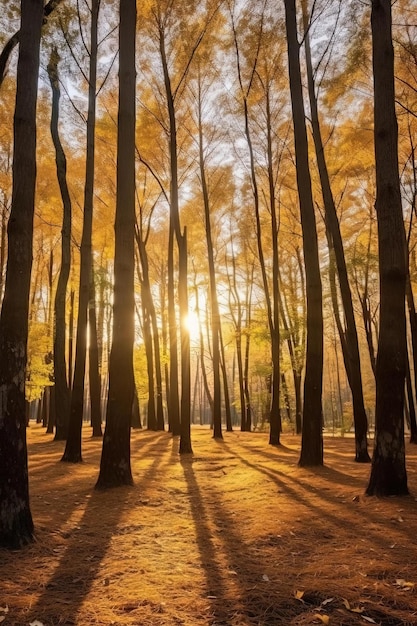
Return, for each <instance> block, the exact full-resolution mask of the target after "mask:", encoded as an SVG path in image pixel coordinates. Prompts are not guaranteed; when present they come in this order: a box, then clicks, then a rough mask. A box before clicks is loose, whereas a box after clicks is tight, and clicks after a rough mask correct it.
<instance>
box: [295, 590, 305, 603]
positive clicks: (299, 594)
mask: <svg viewBox="0 0 417 626" xmlns="http://www.w3.org/2000/svg"><path fill="white" fill-rule="evenodd" d="M303 595H304V591H298V589H297V591H294V598H295V599H296V600H301V601H302V600H303Z"/></svg>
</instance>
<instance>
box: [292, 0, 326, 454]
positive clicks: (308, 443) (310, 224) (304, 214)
mask: <svg viewBox="0 0 417 626" xmlns="http://www.w3.org/2000/svg"><path fill="white" fill-rule="evenodd" d="M285 24H286V32H287V46H288V65H289V78H290V91H291V106H292V114H293V124H294V140H295V159H296V173H297V189H298V196H299V202H300V213H301V227H302V232H303V251H304V265H305V275H306V295H307V346H306V371H305V378H304V407H303V432H302V443H301V455H300V460H299V464H300V465H301V466H314V465H322V464H323V435H322V404H321V396H322V385H323V312H322V288H321V277H320V265H319V256H318V242H317V230H316V218H315V214H314V203H313V195H312V190H311V176H310V168H309V154H308V141H307V131H306V124H305V113H304V102H303V90H302V82H301V70H300V45H299V43H298V40H297V16H296V8H295V0H285Z"/></svg>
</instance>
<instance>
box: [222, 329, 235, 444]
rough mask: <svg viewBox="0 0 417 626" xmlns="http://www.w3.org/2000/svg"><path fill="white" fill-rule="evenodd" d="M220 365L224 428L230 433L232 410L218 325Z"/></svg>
mask: <svg viewBox="0 0 417 626" xmlns="http://www.w3.org/2000/svg"><path fill="white" fill-rule="evenodd" d="M220 365H221V368H222V377H223V395H224V406H225V414H226V430H227V432H229V433H231V432H232V431H233V425H232V411H231V404H230V393H229V382H228V379H227V369H226V356H225V351H224V342H223V334H222V332H221V325H220Z"/></svg>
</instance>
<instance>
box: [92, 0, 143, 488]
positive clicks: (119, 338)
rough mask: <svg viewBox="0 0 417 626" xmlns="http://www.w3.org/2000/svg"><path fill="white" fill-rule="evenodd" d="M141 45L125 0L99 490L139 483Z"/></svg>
mask: <svg viewBox="0 0 417 626" xmlns="http://www.w3.org/2000/svg"><path fill="white" fill-rule="evenodd" d="M135 42H136V1H135V0H120V25H119V46H120V47H119V50H120V52H119V55H120V57H119V112H118V132H117V191H116V220H115V254H114V305H113V339H112V347H111V352H110V364H109V391H108V401H107V414H106V428H105V431H104V438H103V451H102V456H101V463H100V474H99V477H98V480H97V484H96V487H97V488H106V487H113V486H118V485H131V484H132V483H133V479H132V471H131V467H130V424H131V418H132V406H133V399H134V374H133V343H134V330H135V329H134V310H135V306H134V304H135V303H134V267H135V254H134V247H135V246H134V243H135V241H134V239H135V125H136V69H135Z"/></svg>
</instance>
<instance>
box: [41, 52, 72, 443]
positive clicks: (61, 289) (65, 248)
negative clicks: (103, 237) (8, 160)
mask: <svg viewBox="0 0 417 626" xmlns="http://www.w3.org/2000/svg"><path fill="white" fill-rule="evenodd" d="M58 60H59V56H58V52H57V50H56V49H54V50H53V51H52V53H51V57H50V60H49V64H48V68H47V69H48V76H49V82H50V83H51V89H52V115H51V135H52V140H53V143H54V147H55V160H56V171H57V178H58V183H59V188H60V191H61V197H62V205H63V218H62V231H61V268H60V271H59V276H58V284H57V288H56V293H55V306H54V313H55V324H54V379H55V388H56V389H55V390H56V393H55V402H56V406H55V415H56V426H55V441H59V440H63V439H66V437H67V432H68V423H69V412H70V390H69V386H68V379H67V361H66V295H67V285H68V279H69V275H70V269H71V220H72V207H71V198H70V195H69V190H68V184H67V160H66V156H65V152H64V149H63V147H62V143H61V140H60V137H59V131H58V122H59V100H60V97H61V93H60V88H59V76H58Z"/></svg>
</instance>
